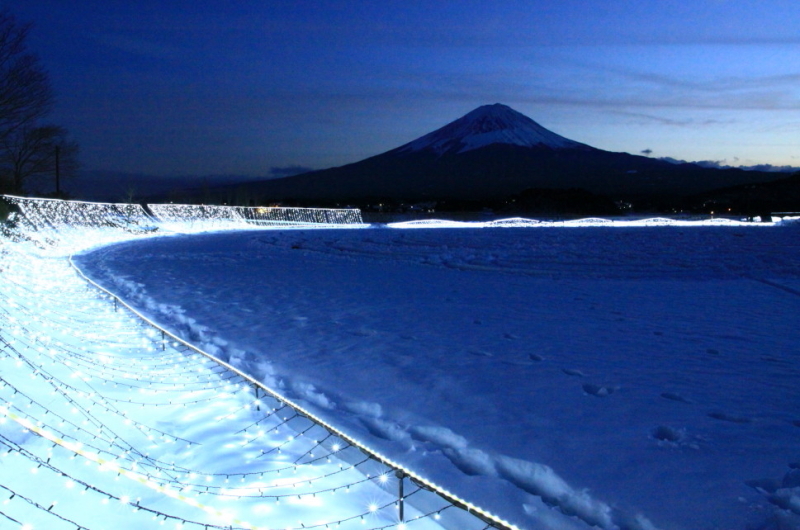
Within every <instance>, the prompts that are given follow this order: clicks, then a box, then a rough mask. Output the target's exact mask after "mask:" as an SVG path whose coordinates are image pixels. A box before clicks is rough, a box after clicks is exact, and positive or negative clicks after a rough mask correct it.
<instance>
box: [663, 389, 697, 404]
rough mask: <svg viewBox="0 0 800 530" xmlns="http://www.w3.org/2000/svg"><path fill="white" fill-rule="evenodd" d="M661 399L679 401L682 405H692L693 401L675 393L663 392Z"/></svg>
mask: <svg viewBox="0 0 800 530" xmlns="http://www.w3.org/2000/svg"><path fill="white" fill-rule="evenodd" d="M661 397H662V398H664V399H669V400H670V401H678V402H680V403H689V404H691V403H692V401H691V400H688V399H686V398H685V397H683V396H682V395H680V394H676V393H674V392H663V393H662V394H661Z"/></svg>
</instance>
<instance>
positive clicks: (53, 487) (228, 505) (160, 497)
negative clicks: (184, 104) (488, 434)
mask: <svg viewBox="0 0 800 530" xmlns="http://www.w3.org/2000/svg"><path fill="white" fill-rule="evenodd" d="M6 200H8V201H9V202H12V203H13V204H15V205H16V206H17V207H18V208H19V210H18V211H17V212H15V214H14V216H13V219H12V220H11V223H10V225H8V226H5V228H4V237H2V238H0V268H2V271H1V272H0V466H2V473H0V528H3V529H5V528H21V529H25V530H28V529H37V530H38V529H48V530H61V529H69V530H76V529H79V530H101V529H103V530H104V529H107V528H114V529H119V530H128V529H130V530H133V529H136V530H139V529H142V528H170V529H173V528H174V529H182V528H183V529H204V530H209V529H220V530H221V529H228V530H240V529H276V530H277V529H300V528H306V529H309V528H315V529H316V528H370V529H383V528H397V529H403V528H408V529H438V528H453V529H464V530H472V529H484V528H491V527H495V528H513V527H512V526H511V525H508V524H506V523H504V522H503V521H501V520H499V519H495V518H492V517H491V516H490V515H488V514H485V513H483V512H481V511H480V510H479V509H478V508H476V507H474V506H471V505H467V504H465V503H464V502H463V501H460V500H459V499H457V498H455V497H454V496H452V495H450V494H448V493H447V492H444V491H443V490H441V489H438V488H437V487H436V486H434V485H432V484H430V483H428V482H425V481H424V479H420V478H419V477H418V476H416V475H414V474H413V473H411V472H409V471H408V470H404V469H402V468H400V466H398V465H395V464H393V463H392V462H390V461H389V460H387V459H385V458H383V457H381V456H380V455H377V454H376V453H374V452H371V451H369V450H368V449H366V448H365V447H363V446H361V445H359V444H358V443H357V442H356V441H355V440H352V439H350V438H348V437H347V436H345V435H343V434H341V433H338V432H337V431H335V429H333V428H331V427H330V426H328V425H326V424H324V422H321V421H319V420H317V419H315V418H313V417H312V416H311V415H310V414H309V413H307V412H306V411H304V410H303V409H301V408H299V407H297V406H295V405H294V404H292V403H290V402H288V401H287V400H285V399H282V398H281V396H279V395H277V394H274V393H271V391H270V390H269V389H267V388H265V387H263V386H261V385H259V384H258V383H257V382H255V381H253V380H252V379H250V378H248V377H247V376H246V375H244V374H241V373H238V372H236V371H235V370H234V369H232V368H231V367H229V366H227V365H225V364H224V363H221V362H218V361H217V360H215V359H213V358H211V357H209V356H208V355H207V354H204V353H203V352H201V351H199V350H196V349H194V348H193V347H191V346H190V345H188V344H186V343H184V342H181V341H179V340H177V339H174V338H171V337H169V336H167V335H164V334H163V332H162V331H161V330H159V329H157V328H154V327H152V326H151V325H149V324H148V323H147V322H145V321H143V320H142V319H140V318H138V317H137V316H135V315H134V314H133V313H131V312H129V311H127V310H125V309H124V308H123V307H122V306H121V305H118V303H117V300H116V299H114V298H112V297H110V296H109V295H108V294H107V293H105V292H102V291H100V290H98V289H94V288H93V287H92V286H91V285H90V284H88V283H87V282H86V281H85V280H84V279H83V278H82V277H81V276H80V275H79V274H78V273H77V272H76V271H75V270H74V269H73V268H72V267H71V266H70V263H69V260H68V252H69V251H70V249H75V248H79V247H81V246H84V247H85V246H87V245H89V244H92V245H96V244H103V243H109V242H112V241H119V240H122V239H125V238H132V237H147V236H148V235H150V234H154V233H157V230H153V229H152V227H153V226H157V225H154V224H153V223H152V220H151V219H150V218H149V217H148V216H147V214H146V213H145V212H144V210H143V209H142V208H141V207H137V206H129V205H88V203H77V204H75V203H69V202H62V201H59V202H58V203H57V204H54V203H53V202H54V201H37V200H28V199H9V198H7V199H6ZM70 204H72V205H74V206H75V208H74V211H70V208H69V205H70ZM49 214H52V217H48V215H49ZM48 249H50V251H48ZM398 472H399V473H398ZM409 475H410V476H409ZM401 484H402V487H403V489H402V494H401V493H400V491H401V489H400V488H401ZM432 490H437V491H435V492H434V491H432ZM401 506H402V508H401ZM465 508H467V509H468V510H467V509H465ZM401 510H402V516H401ZM470 512H471V513H470Z"/></svg>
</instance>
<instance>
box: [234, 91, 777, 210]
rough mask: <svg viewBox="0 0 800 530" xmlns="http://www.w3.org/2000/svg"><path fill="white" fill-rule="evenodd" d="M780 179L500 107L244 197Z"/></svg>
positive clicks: (447, 195)
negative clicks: (677, 156)
mask: <svg viewBox="0 0 800 530" xmlns="http://www.w3.org/2000/svg"><path fill="white" fill-rule="evenodd" d="M779 177H780V176H779V175H775V174H770V173H760V172H755V171H748V172H745V171H742V170H738V169H727V170H719V169H710V168H703V167H700V166H697V165H694V164H673V163H669V162H665V161H662V160H657V159H651V158H647V157H643V156H636V155H630V154H627V153H615V152H610V151H604V150H602V149H596V148H594V147H591V146H588V145H585V144H582V143H580V142H576V141H574V140H570V139H568V138H565V137H563V136H560V135H558V134H556V133H554V132H552V131H549V130H548V129H546V128H544V127H542V126H541V125H539V124H538V123H536V122H535V121H534V120H532V119H531V118H529V117H527V116H525V115H523V114H521V113H519V112H517V111H515V110H514V109H512V108H510V107H508V106H506V105H502V104H499V103H497V104H493V105H484V106H481V107H478V108H477V109H475V110H473V111H471V112H469V113H468V114H466V115H464V116H463V117H461V118H459V119H457V120H455V121H453V122H452V123H449V124H447V125H445V126H444V127H442V128H440V129H437V130H435V131H433V132H431V133H428V134H426V135H424V136H421V137H420V138H418V139H416V140H413V141H411V142H409V143H407V144H404V145H402V146H400V147H397V148H395V149H392V150H390V151H387V152H385V153H383V154H379V155H376V156H373V157H371V158H367V159H365V160H362V161H360V162H356V163H353V164H348V165H345V166H341V167H335V168H330V169H325V170H320V171H313V172H309V173H304V174H301V175H295V176H292V177H286V178H281V179H273V180H269V181H261V182H257V183H251V184H248V185H247V189H246V193H247V194H248V195H249V197H250V200H251V201H252V202H256V203H259V204H265V203H269V202H278V201H285V202H296V203H300V204H325V203H328V204H330V203H335V202H338V203H350V204H355V205H366V204H370V203H374V202H388V203H390V204H392V203H394V204H397V203H400V202H421V201H438V202H440V203H442V202H444V203H451V204H455V203H459V202H460V203H465V202H466V203H473V204H484V205H489V204H492V205H496V204H501V203H503V202H504V201H507V200H509V198H512V197H516V198H519V197H522V196H524V193H526V192H527V193H528V195H530V191H531V190H547V192H548V193H552V192H554V191H556V190H572V191H575V190H580V191H581V193H586V194H588V195H592V196H597V195H601V196H604V197H611V198H615V199H617V198H620V199H622V198H643V197H646V198H648V199H652V198H653V197H659V198H661V197H679V196H688V195H693V194H698V193H702V192H707V191H709V190H714V189H718V188H723V187H729V186H735V185H740V184H750V183H753V182H765V181H771V180H775V179H777V178H779ZM239 191H240V192H241V191H242V190H241V189H240V190H239ZM515 200H516V199H515ZM608 202H609V203H611V201H610V200H609V201H608Z"/></svg>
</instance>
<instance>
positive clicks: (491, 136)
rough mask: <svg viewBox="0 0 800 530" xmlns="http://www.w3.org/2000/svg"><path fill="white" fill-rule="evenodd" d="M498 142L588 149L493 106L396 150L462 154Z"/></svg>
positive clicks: (474, 112)
mask: <svg viewBox="0 0 800 530" xmlns="http://www.w3.org/2000/svg"><path fill="white" fill-rule="evenodd" d="M497 143H501V144H511V145H520V146H523V147H537V146H539V147H541V146H544V147H550V148H553V149H564V148H588V146H586V145H584V144H581V143H578V142H575V141H573V140H570V139H568V138H564V137H563V136H559V135H558V134H556V133H554V132H552V131H549V130H547V129H545V128H544V127H542V126H541V125H539V124H538V123H536V122H535V121H533V120H532V119H530V118H528V117H527V116H525V115H524V114H521V113H519V112H517V111H515V110H514V109H512V108H511V107H508V106H506V105H502V104H500V103H495V104H494V105H484V106H482V107H478V108H477V109H475V110H473V111H472V112H469V113H467V114H465V115H464V116H462V117H461V118H459V119H457V120H455V121H454V122H451V123H449V124H447V125H445V126H444V127H442V128H440V129H437V130H435V131H433V132H431V133H428V134H426V135H424V136H422V137H420V138H417V139H416V140H414V141H413V142H410V143H408V144H406V145H404V146H401V147H399V148H398V151H400V152H404V151H406V152H415V151H424V150H433V151H434V152H436V153H438V154H442V153H444V152H447V151H453V152H457V153H463V152H465V151H471V150H473V149H478V148H481V147H485V146H487V145H491V144H497Z"/></svg>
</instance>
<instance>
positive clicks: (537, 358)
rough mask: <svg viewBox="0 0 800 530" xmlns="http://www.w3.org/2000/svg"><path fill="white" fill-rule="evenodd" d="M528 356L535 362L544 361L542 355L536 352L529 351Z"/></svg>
mask: <svg viewBox="0 0 800 530" xmlns="http://www.w3.org/2000/svg"><path fill="white" fill-rule="evenodd" d="M528 357H530V359H531V361H536V362H541V361H544V357H542V356H541V355H539V354H536V353H529V354H528Z"/></svg>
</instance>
